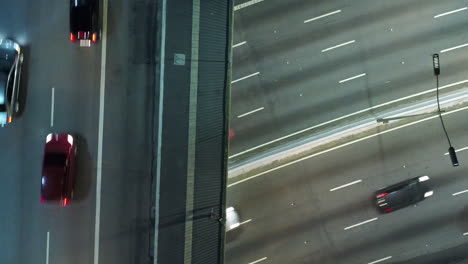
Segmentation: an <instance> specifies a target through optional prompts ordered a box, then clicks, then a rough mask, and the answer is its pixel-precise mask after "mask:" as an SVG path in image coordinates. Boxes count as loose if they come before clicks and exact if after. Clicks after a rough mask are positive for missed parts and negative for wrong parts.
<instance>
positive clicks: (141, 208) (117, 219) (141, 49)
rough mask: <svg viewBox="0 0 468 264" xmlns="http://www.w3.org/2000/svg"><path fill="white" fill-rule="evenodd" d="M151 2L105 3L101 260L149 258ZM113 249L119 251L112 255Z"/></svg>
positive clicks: (111, 261)
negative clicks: (105, 53) (105, 50)
mask: <svg viewBox="0 0 468 264" xmlns="http://www.w3.org/2000/svg"><path fill="white" fill-rule="evenodd" d="M155 14H156V3H155V2H154V1H117V2H116V1H113V2H109V23H108V32H109V34H108V46H107V68H106V96H105V109H104V111H105V112H104V115H105V122H104V128H103V137H104V140H103V141H104V142H103V161H102V168H103V170H102V194H101V195H102V200H101V212H100V216H101V220H100V242H99V248H100V249H99V251H100V253H99V260H100V261H99V262H100V263H103V264H104V263H123V264H125V263H144V262H146V261H148V257H149V251H150V250H152V249H150V248H149V246H150V245H149V232H150V228H153V226H152V225H151V222H150V221H149V219H150V209H151V208H150V206H151V195H150V192H151V188H152V184H151V183H152V182H151V162H152V159H153V155H152V153H153V152H152V150H153V144H152V141H151V140H152V135H153V115H152V114H153V107H154V105H153V99H152V98H154V65H155V63H154V61H153V60H152V59H151V58H154V54H155V53H154V52H155V50H154V46H153V45H152V43H155V42H154V41H155V39H153V38H154V36H155V35H154V34H147V32H152V31H153V28H152V25H151V23H149V22H150V21H155V17H154V15H155ZM116 252H118V254H116Z"/></svg>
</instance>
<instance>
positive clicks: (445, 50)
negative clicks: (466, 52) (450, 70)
mask: <svg viewBox="0 0 468 264" xmlns="http://www.w3.org/2000/svg"><path fill="white" fill-rule="evenodd" d="M466 46H468V43H465V44H462V45H459V46H455V47H452V48H448V49H444V50H441V51H440V53H444V52H447V51H451V50H455V49H459V48H463V47H466Z"/></svg>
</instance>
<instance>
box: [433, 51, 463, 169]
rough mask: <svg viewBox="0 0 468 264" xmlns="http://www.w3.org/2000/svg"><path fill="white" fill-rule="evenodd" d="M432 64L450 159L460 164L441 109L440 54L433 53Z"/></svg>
mask: <svg viewBox="0 0 468 264" xmlns="http://www.w3.org/2000/svg"><path fill="white" fill-rule="evenodd" d="M432 65H433V68H434V75H435V77H436V84H437V86H436V93H437V110H438V111H437V112H438V113H439V119H440V123H441V124H442V129H443V130H444V133H445V137H446V138H447V141H448V144H449V149H448V152H449V155H450V160H451V161H452V165H453V166H454V167H455V166H459V165H460V163H458V158H457V153H456V152H455V148H454V147H453V146H452V142H451V141H450V137H449V135H448V133H447V129H446V128H445V124H444V119H443V118H442V112H441V111H440V102H439V75H440V63H439V54H434V55H432Z"/></svg>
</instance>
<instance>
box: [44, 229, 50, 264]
mask: <svg viewBox="0 0 468 264" xmlns="http://www.w3.org/2000/svg"><path fill="white" fill-rule="evenodd" d="M49 249H50V232H49V231H47V242H46V261H45V263H46V264H49Z"/></svg>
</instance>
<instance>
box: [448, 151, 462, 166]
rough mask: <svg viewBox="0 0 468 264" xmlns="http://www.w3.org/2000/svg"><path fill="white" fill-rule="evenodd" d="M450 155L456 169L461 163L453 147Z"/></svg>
mask: <svg viewBox="0 0 468 264" xmlns="http://www.w3.org/2000/svg"><path fill="white" fill-rule="evenodd" d="M449 155H450V159H451V160H452V165H453V166H454V167H456V166H459V165H460V163H458V158H457V153H456V152H455V149H454V148H453V147H450V148H449Z"/></svg>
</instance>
